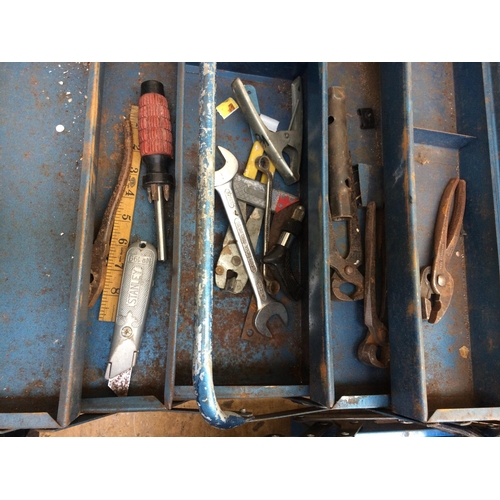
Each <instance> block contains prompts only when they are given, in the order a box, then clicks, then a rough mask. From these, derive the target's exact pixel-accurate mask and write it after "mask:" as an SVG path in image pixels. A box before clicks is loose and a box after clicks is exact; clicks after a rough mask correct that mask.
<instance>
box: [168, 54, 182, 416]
mask: <svg viewBox="0 0 500 500" xmlns="http://www.w3.org/2000/svg"><path fill="white" fill-rule="evenodd" d="M185 73H186V68H185V64H184V63H179V68H178V76H177V101H176V110H177V122H178V123H181V124H182V123H184V122H185V118H184V99H185V96H184V89H185V85H186V84H185ZM176 131H177V134H176V140H175V191H174V215H173V221H174V230H173V237H172V263H173V269H174V272H173V273H172V280H171V301H170V322H169V324H168V331H169V335H168V336H169V342H168V344H167V359H166V374H165V388H164V397H165V405H166V407H167V408H168V409H172V401H173V400H174V386H175V369H176V352H177V350H176V346H177V329H178V328H179V316H180V315H179V310H180V306H181V303H180V301H181V273H180V272H176V270H178V269H179V268H180V266H181V263H182V244H183V241H182V237H181V228H182V226H183V220H184V213H183V211H182V202H183V200H184V184H185V178H184V173H185V169H184V168H183V166H184V161H183V159H184V153H185V152H184V127H177V128H176Z"/></svg>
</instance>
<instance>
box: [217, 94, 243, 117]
mask: <svg viewBox="0 0 500 500" xmlns="http://www.w3.org/2000/svg"><path fill="white" fill-rule="evenodd" d="M238 108H239V106H238V103H237V102H236V101H235V100H234V99H233V98H232V97H230V98H229V99H226V100H225V101H224V102H221V103H220V104H219V105H218V106H217V107H216V108H215V109H216V110H217V112H218V113H219V115H221V116H222V118H224V120H225V119H226V118H227V117H228V116H229V115H230V114H231V113H233V112H234V111H236V110H237V109H238Z"/></svg>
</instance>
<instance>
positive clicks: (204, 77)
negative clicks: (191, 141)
mask: <svg viewBox="0 0 500 500" xmlns="http://www.w3.org/2000/svg"><path fill="white" fill-rule="evenodd" d="M216 70H217V65H216V63H201V64H200V100H199V112H200V128H199V134H200V138H199V140H200V146H199V165H198V168H199V170H198V197H197V206H196V262H197V264H198V265H197V272H196V276H195V286H196V291H195V293H196V295H195V310H194V317H195V324H194V335H195V339H194V350H193V386H194V390H195V393H196V402H197V403H198V407H199V408H200V413H201V415H202V416H203V418H204V419H205V420H206V421H207V422H209V423H210V425H212V426H214V427H218V428H221V429H231V428H233V427H236V426H238V425H241V424H243V423H244V422H245V418H244V417H242V416H241V415H239V414H238V413H236V412H229V411H228V412H225V411H223V410H222V409H221V407H220V406H219V404H218V402H217V396H216V394H215V388H214V381H213V373H212V366H213V365H212V311H213V268H214V211H215V210H214V207H215V199H214V198H215V190H214V175H215V147H216V145H215V137H216V126H215V118H216V113H215V97H216V81H215V76H216Z"/></svg>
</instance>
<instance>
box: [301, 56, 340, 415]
mask: <svg viewBox="0 0 500 500" xmlns="http://www.w3.org/2000/svg"><path fill="white" fill-rule="evenodd" d="M307 85H308V87H307V88H308V98H309V99H308V100H307V103H306V109H305V110H304V116H306V117H307V120H306V123H305V137H307V138H308V139H307V141H306V144H305V148H306V149H305V155H306V158H307V164H308V165H310V166H311V167H309V168H307V174H306V176H304V177H305V179H306V188H305V191H306V204H305V207H306V213H307V221H308V222H307V230H306V233H305V235H304V236H305V238H306V241H307V245H308V249H307V250H308V254H309V259H308V263H307V271H308V275H309V276H315V277H316V279H314V280H310V283H309V287H308V296H307V301H306V303H307V310H308V322H309V325H308V326H309V352H310V375H309V377H310V379H309V385H310V394H311V399H312V400H313V401H315V402H316V403H318V404H322V405H324V406H325V407H327V408H331V407H332V406H333V405H334V404H335V384H334V370H335V369H334V365H333V360H332V356H333V337H334V330H333V321H332V304H331V291H330V285H329V283H330V267H329V264H328V260H329V258H328V256H329V235H330V227H329V224H325V221H328V210H329V206H328V142H327V140H328V133H327V128H326V127H327V123H328V103H327V101H326V99H325V98H324V96H325V95H328V87H327V85H328V75H327V66H326V64H320V65H318V66H316V65H314V66H311V67H310V68H309V71H308V83H307ZM313 110H314V112H313ZM313 165H314V166H315V168H313V167H312V166H313ZM302 168H304V167H302Z"/></svg>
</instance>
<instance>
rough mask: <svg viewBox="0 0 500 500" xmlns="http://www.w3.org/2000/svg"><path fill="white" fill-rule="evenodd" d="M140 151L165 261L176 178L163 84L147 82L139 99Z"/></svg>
mask: <svg viewBox="0 0 500 500" xmlns="http://www.w3.org/2000/svg"><path fill="white" fill-rule="evenodd" d="M139 150H140V152H141V158H142V162H143V163H144V165H145V167H146V173H145V174H144V177H143V178H142V183H143V187H144V188H145V189H146V191H147V193H148V200H149V202H150V203H151V202H154V206H155V214H156V233H157V251H158V260H159V261H164V260H165V254H166V251H165V201H168V199H169V197H170V189H171V188H173V185H174V177H173V175H172V174H171V173H170V168H171V164H172V163H173V161H172V160H173V156H174V146H173V142H172V125H171V123H170V112H169V110H168V101H167V98H166V97H165V90H164V88H163V84H162V83H161V82H158V81H156V80H147V81H145V82H143V83H142V84H141V97H140V98H139Z"/></svg>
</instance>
